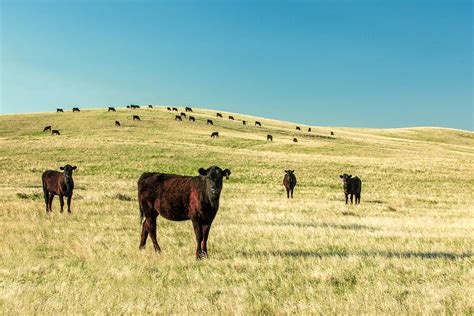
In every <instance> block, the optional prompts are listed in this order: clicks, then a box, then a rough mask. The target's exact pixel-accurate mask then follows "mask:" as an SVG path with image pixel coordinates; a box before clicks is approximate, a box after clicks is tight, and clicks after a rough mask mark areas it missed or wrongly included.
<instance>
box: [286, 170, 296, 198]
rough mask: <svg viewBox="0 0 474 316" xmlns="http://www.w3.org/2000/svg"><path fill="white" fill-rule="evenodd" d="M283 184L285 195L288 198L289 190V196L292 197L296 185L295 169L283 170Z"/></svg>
mask: <svg viewBox="0 0 474 316" xmlns="http://www.w3.org/2000/svg"><path fill="white" fill-rule="evenodd" d="M283 185H284V186H285V189H286V197H287V198H290V192H291V198H293V189H294V188H295V186H296V176H295V170H285V177H284V178H283Z"/></svg>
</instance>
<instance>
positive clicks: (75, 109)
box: [72, 108, 81, 112]
mask: <svg viewBox="0 0 474 316" xmlns="http://www.w3.org/2000/svg"><path fill="white" fill-rule="evenodd" d="M72 112H81V110H79V108H72Z"/></svg>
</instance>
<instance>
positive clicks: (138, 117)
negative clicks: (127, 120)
mask: <svg viewBox="0 0 474 316" xmlns="http://www.w3.org/2000/svg"><path fill="white" fill-rule="evenodd" d="M132 119H133V120H134V121H140V116H138V115H134V116H133V118H132Z"/></svg>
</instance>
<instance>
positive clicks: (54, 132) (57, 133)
mask: <svg viewBox="0 0 474 316" xmlns="http://www.w3.org/2000/svg"><path fill="white" fill-rule="evenodd" d="M51 135H61V133H59V130H57V129H53V130H51Z"/></svg>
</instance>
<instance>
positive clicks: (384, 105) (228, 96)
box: [0, 0, 474, 130]
mask: <svg viewBox="0 0 474 316" xmlns="http://www.w3.org/2000/svg"><path fill="white" fill-rule="evenodd" d="M0 2H1V63H0V66H1V85H0V86H1V107H0V109H1V113H19V112H40V111H52V110H54V109H55V108H56V107H65V108H71V107H72V106H80V107H102V106H104V107H105V106H108V105H114V106H125V105H127V104H130V103H133V104H163V105H167V104H172V105H190V106H194V107H205V108H213V109H219V110H223V111H233V112H240V113H245V114H251V115H258V116H263V117H270V118H277V119H283V120H289V121H293V122H300V123H305V124H313V125H325V126H351V127H409V126H443V127H452V128H461V129H466V130H473V120H474V116H473V112H474V111H473V103H472V100H473V81H472V72H473V64H472V22H473V21H472V18H473V8H472V3H471V1H428V0H425V1H407V0H398V1H375V0H372V1H342V0H340V1H87V0H76V1H67V2H66V1H59V0H57V1H10V0H0Z"/></svg>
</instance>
